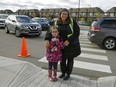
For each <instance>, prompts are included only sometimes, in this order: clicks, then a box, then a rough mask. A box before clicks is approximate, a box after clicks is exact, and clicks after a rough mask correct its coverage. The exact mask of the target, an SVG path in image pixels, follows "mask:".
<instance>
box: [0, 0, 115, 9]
mask: <svg viewBox="0 0 116 87" xmlns="http://www.w3.org/2000/svg"><path fill="white" fill-rule="evenodd" d="M78 1H79V0H0V10H4V9H11V10H12V11H16V10H18V9H41V8H78ZM80 7H100V8H101V9H102V10H104V11H106V10H109V9H110V8H112V7H116V0H80Z"/></svg>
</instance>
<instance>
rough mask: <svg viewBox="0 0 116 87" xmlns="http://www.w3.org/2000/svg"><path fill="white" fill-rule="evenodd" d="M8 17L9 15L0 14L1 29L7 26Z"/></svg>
mask: <svg viewBox="0 0 116 87" xmlns="http://www.w3.org/2000/svg"><path fill="white" fill-rule="evenodd" d="M7 17H8V14H0V27H4V26H5V20H6V18H7Z"/></svg>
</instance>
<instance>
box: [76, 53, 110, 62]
mask: <svg viewBox="0 0 116 87" xmlns="http://www.w3.org/2000/svg"><path fill="white" fill-rule="evenodd" d="M78 57H82V58H89V59H97V60H105V61H108V58H107V56H103V55H96V54H87V53H81V55H79V56H78Z"/></svg>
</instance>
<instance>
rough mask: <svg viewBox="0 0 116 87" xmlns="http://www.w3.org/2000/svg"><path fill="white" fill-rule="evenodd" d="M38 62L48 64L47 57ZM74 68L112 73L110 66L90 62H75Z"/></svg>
mask: <svg viewBox="0 0 116 87" xmlns="http://www.w3.org/2000/svg"><path fill="white" fill-rule="evenodd" d="M38 61H40V62H45V63H47V60H46V57H43V58H41V59H40V60H38ZM74 67H75V68H81V69H88V70H94V71H100V72H106V73H112V71H111V69H110V66H108V65H103V64H95V63H88V62H82V61H77V60H74Z"/></svg>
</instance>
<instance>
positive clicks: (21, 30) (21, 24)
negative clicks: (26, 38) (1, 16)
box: [5, 15, 42, 37]
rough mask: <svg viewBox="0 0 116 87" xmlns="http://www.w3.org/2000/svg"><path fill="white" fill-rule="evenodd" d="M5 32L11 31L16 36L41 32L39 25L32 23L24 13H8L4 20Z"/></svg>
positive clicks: (37, 34) (39, 33)
mask: <svg viewBox="0 0 116 87" xmlns="http://www.w3.org/2000/svg"><path fill="white" fill-rule="evenodd" d="M5 32H6V33H10V32H13V33H15V35H16V36H17V37H19V36H22V35H25V34H26V35H36V36H39V35H41V33H42V28H41V25H40V24H38V23H33V22H32V20H31V18H30V17H28V16H26V15H9V16H8V17H7V19H6V21H5Z"/></svg>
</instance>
